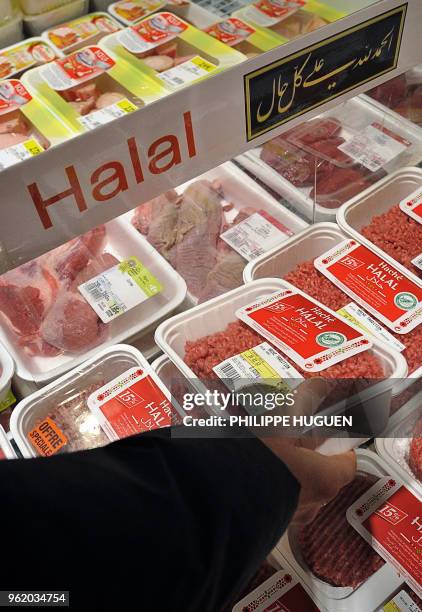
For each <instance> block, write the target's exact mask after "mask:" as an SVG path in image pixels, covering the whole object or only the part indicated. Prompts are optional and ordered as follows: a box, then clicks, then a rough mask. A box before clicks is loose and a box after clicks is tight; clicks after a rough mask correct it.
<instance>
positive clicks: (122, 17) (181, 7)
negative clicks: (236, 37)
mask: <svg viewBox="0 0 422 612" xmlns="http://www.w3.org/2000/svg"><path fill="white" fill-rule="evenodd" d="M108 11H109V13H110V14H111V15H113V17H115V18H116V19H118V20H119V21H120V22H121V23H123V25H125V26H132V25H136V24H137V23H139V22H140V21H142V20H143V19H145V18H146V17H149V16H150V15H152V14H153V13H157V12H159V11H170V12H171V13H173V14H174V15H177V17H181V18H182V19H184V20H185V21H187V22H188V23H190V24H192V25H193V26H195V27H197V28H200V29H201V30H202V29H203V28H205V27H207V26H209V25H211V24H212V23H214V22H215V15H214V14H213V13H210V12H209V11H207V10H206V9H204V8H202V7H201V6H198V4H196V3H195V2H190V1H189V0H134V1H133V2H127V1H126V0H121V1H119V2H113V3H111V4H110V6H109V7H108Z"/></svg>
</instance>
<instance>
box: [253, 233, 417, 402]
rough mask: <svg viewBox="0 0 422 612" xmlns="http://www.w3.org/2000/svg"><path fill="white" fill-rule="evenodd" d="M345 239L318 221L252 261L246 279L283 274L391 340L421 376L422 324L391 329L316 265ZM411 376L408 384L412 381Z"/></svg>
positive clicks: (399, 382) (383, 339) (398, 384)
mask: <svg viewBox="0 0 422 612" xmlns="http://www.w3.org/2000/svg"><path fill="white" fill-rule="evenodd" d="M344 239H345V234H343V233H342V232H341V231H340V229H339V227H338V226H336V225H334V224H332V223H318V224H315V225H314V226H312V227H311V228H309V229H307V230H304V231H302V232H301V233H300V234H298V235H296V237H295V238H294V239H291V240H290V241H289V243H288V244H286V245H285V246H283V245H282V246H281V247H280V248H279V249H278V250H277V251H275V250H274V251H273V252H272V253H271V254H269V255H268V256H265V255H263V256H262V257H260V258H259V259H258V260H257V261H256V262H251V263H249V264H248V265H247V266H246V268H245V271H244V280H245V282H249V281H251V280H255V279H258V278H268V277H280V276H281V277H282V278H284V279H286V280H287V281H289V282H290V283H292V284H293V285H295V286H296V287H298V288H299V289H301V290H302V291H305V292H306V293H308V294H309V295H310V296H311V297H313V298H315V299H317V300H319V301H320V302H322V303H323V304H324V305H325V306H328V307H329V308H331V309H332V310H334V311H341V312H340V314H342V315H343V316H346V318H349V320H352V321H354V322H355V323H360V324H361V325H362V326H363V327H364V328H365V329H366V330H367V331H369V332H370V333H372V334H375V336H376V337H377V338H378V340H379V341H381V342H386V343H388V345H389V347H390V348H391V350H393V351H400V352H401V354H402V356H403V357H404V358H405V359H406V362H407V364H408V369H409V372H410V373H413V375H414V376H419V369H420V367H421V365H422V348H421V347H422V344H421V340H422V326H421V325H419V327H417V328H416V329H414V330H413V331H411V332H409V333H408V334H397V333H395V332H390V331H388V330H387V329H386V327H385V326H384V325H382V324H378V322H377V321H376V320H375V318H374V317H372V316H371V315H369V313H367V312H366V311H365V309H364V308H360V307H358V305H357V304H355V302H353V300H352V298H350V297H349V296H348V295H346V293H344V292H343V291H342V290H341V289H340V288H339V287H337V286H336V285H335V284H334V283H333V282H332V281H331V280H329V279H328V278H326V277H325V276H324V275H323V274H322V273H321V272H320V271H318V270H317V269H316V267H315V264H314V261H315V259H316V258H317V257H320V256H321V255H322V254H324V253H325V252H327V251H328V250H330V249H331V248H333V247H334V246H336V244H340V243H341V242H342V241H343V240H344ZM406 375H407V372H403V373H401V374H398V375H396V376H395V378H396V379H397V380H396V387H397V391H396V393H397V392H398V389H400V390H402V387H403V382H405V381H404V380H401V379H404V378H405V376H406ZM411 382H412V379H408V381H407V384H411Z"/></svg>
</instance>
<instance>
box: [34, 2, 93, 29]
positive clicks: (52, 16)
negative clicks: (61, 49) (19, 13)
mask: <svg viewBox="0 0 422 612" xmlns="http://www.w3.org/2000/svg"><path fill="white" fill-rule="evenodd" d="M36 1H37V0H34V2H36ZM88 7H89V0H73V2H68V3H67V4H65V5H64V6H59V7H58V8H56V9H54V10H52V11H48V12H46V13H41V14H39V15H24V20H23V23H24V27H25V31H26V33H27V35H29V36H40V35H41V34H42V33H43V32H44V30H47V29H49V28H52V27H53V26H55V25H58V24H59V23H65V22H66V21H70V19H76V17H79V16H80V15H83V14H84V13H87V12H88Z"/></svg>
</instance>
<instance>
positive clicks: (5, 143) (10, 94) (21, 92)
mask: <svg viewBox="0 0 422 612" xmlns="http://www.w3.org/2000/svg"><path fill="white" fill-rule="evenodd" d="M70 137H71V132H70V130H68V129H67V128H66V126H65V125H64V124H62V123H60V122H59V121H58V119H57V118H56V117H55V116H54V115H53V114H52V113H51V111H50V110H49V109H48V108H45V107H44V106H43V105H42V103H41V102H40V100H39V99H37V98H36V97H34V96H32V95H31V94H30V93H29V91H28V90H27V89H26V88H25V87H24V85H23V84H22V82H21V81H18V80H17V79H9V80H5V81H0V170H3V169H4V168H7V167H9V166H12V165H13V164H16V163H18V162H20V161H22V160H24V159H28V158H30V157H33V156H35V155H38V154H39V153H42V152H43V151H45V150H46V149H48V148H49V147H50V146H51V145H55V144H59V143H60V142H63V141H65V140H68V139H69V138H70Z"/></svg>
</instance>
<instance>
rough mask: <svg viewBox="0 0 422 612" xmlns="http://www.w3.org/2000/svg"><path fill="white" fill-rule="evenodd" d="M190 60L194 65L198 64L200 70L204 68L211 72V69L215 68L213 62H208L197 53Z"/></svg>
mask: <svg viewBox="0 0 422 612" xmlns="http://www.w3.org/2000/svg"><path fill="white" fill-rule="evenodd" d="M191 62H192V64H195V66H198V68H202V70H205V71H206V72H212V71H213V70H215V69H216V68H217V66H216V65H215V64H212V63H211V62H208V61H207V60H205V59H204V58H203V57H201V56H200V55H197V56H196V57H194V58H193V59H192V60H191Z"/></svg>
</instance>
